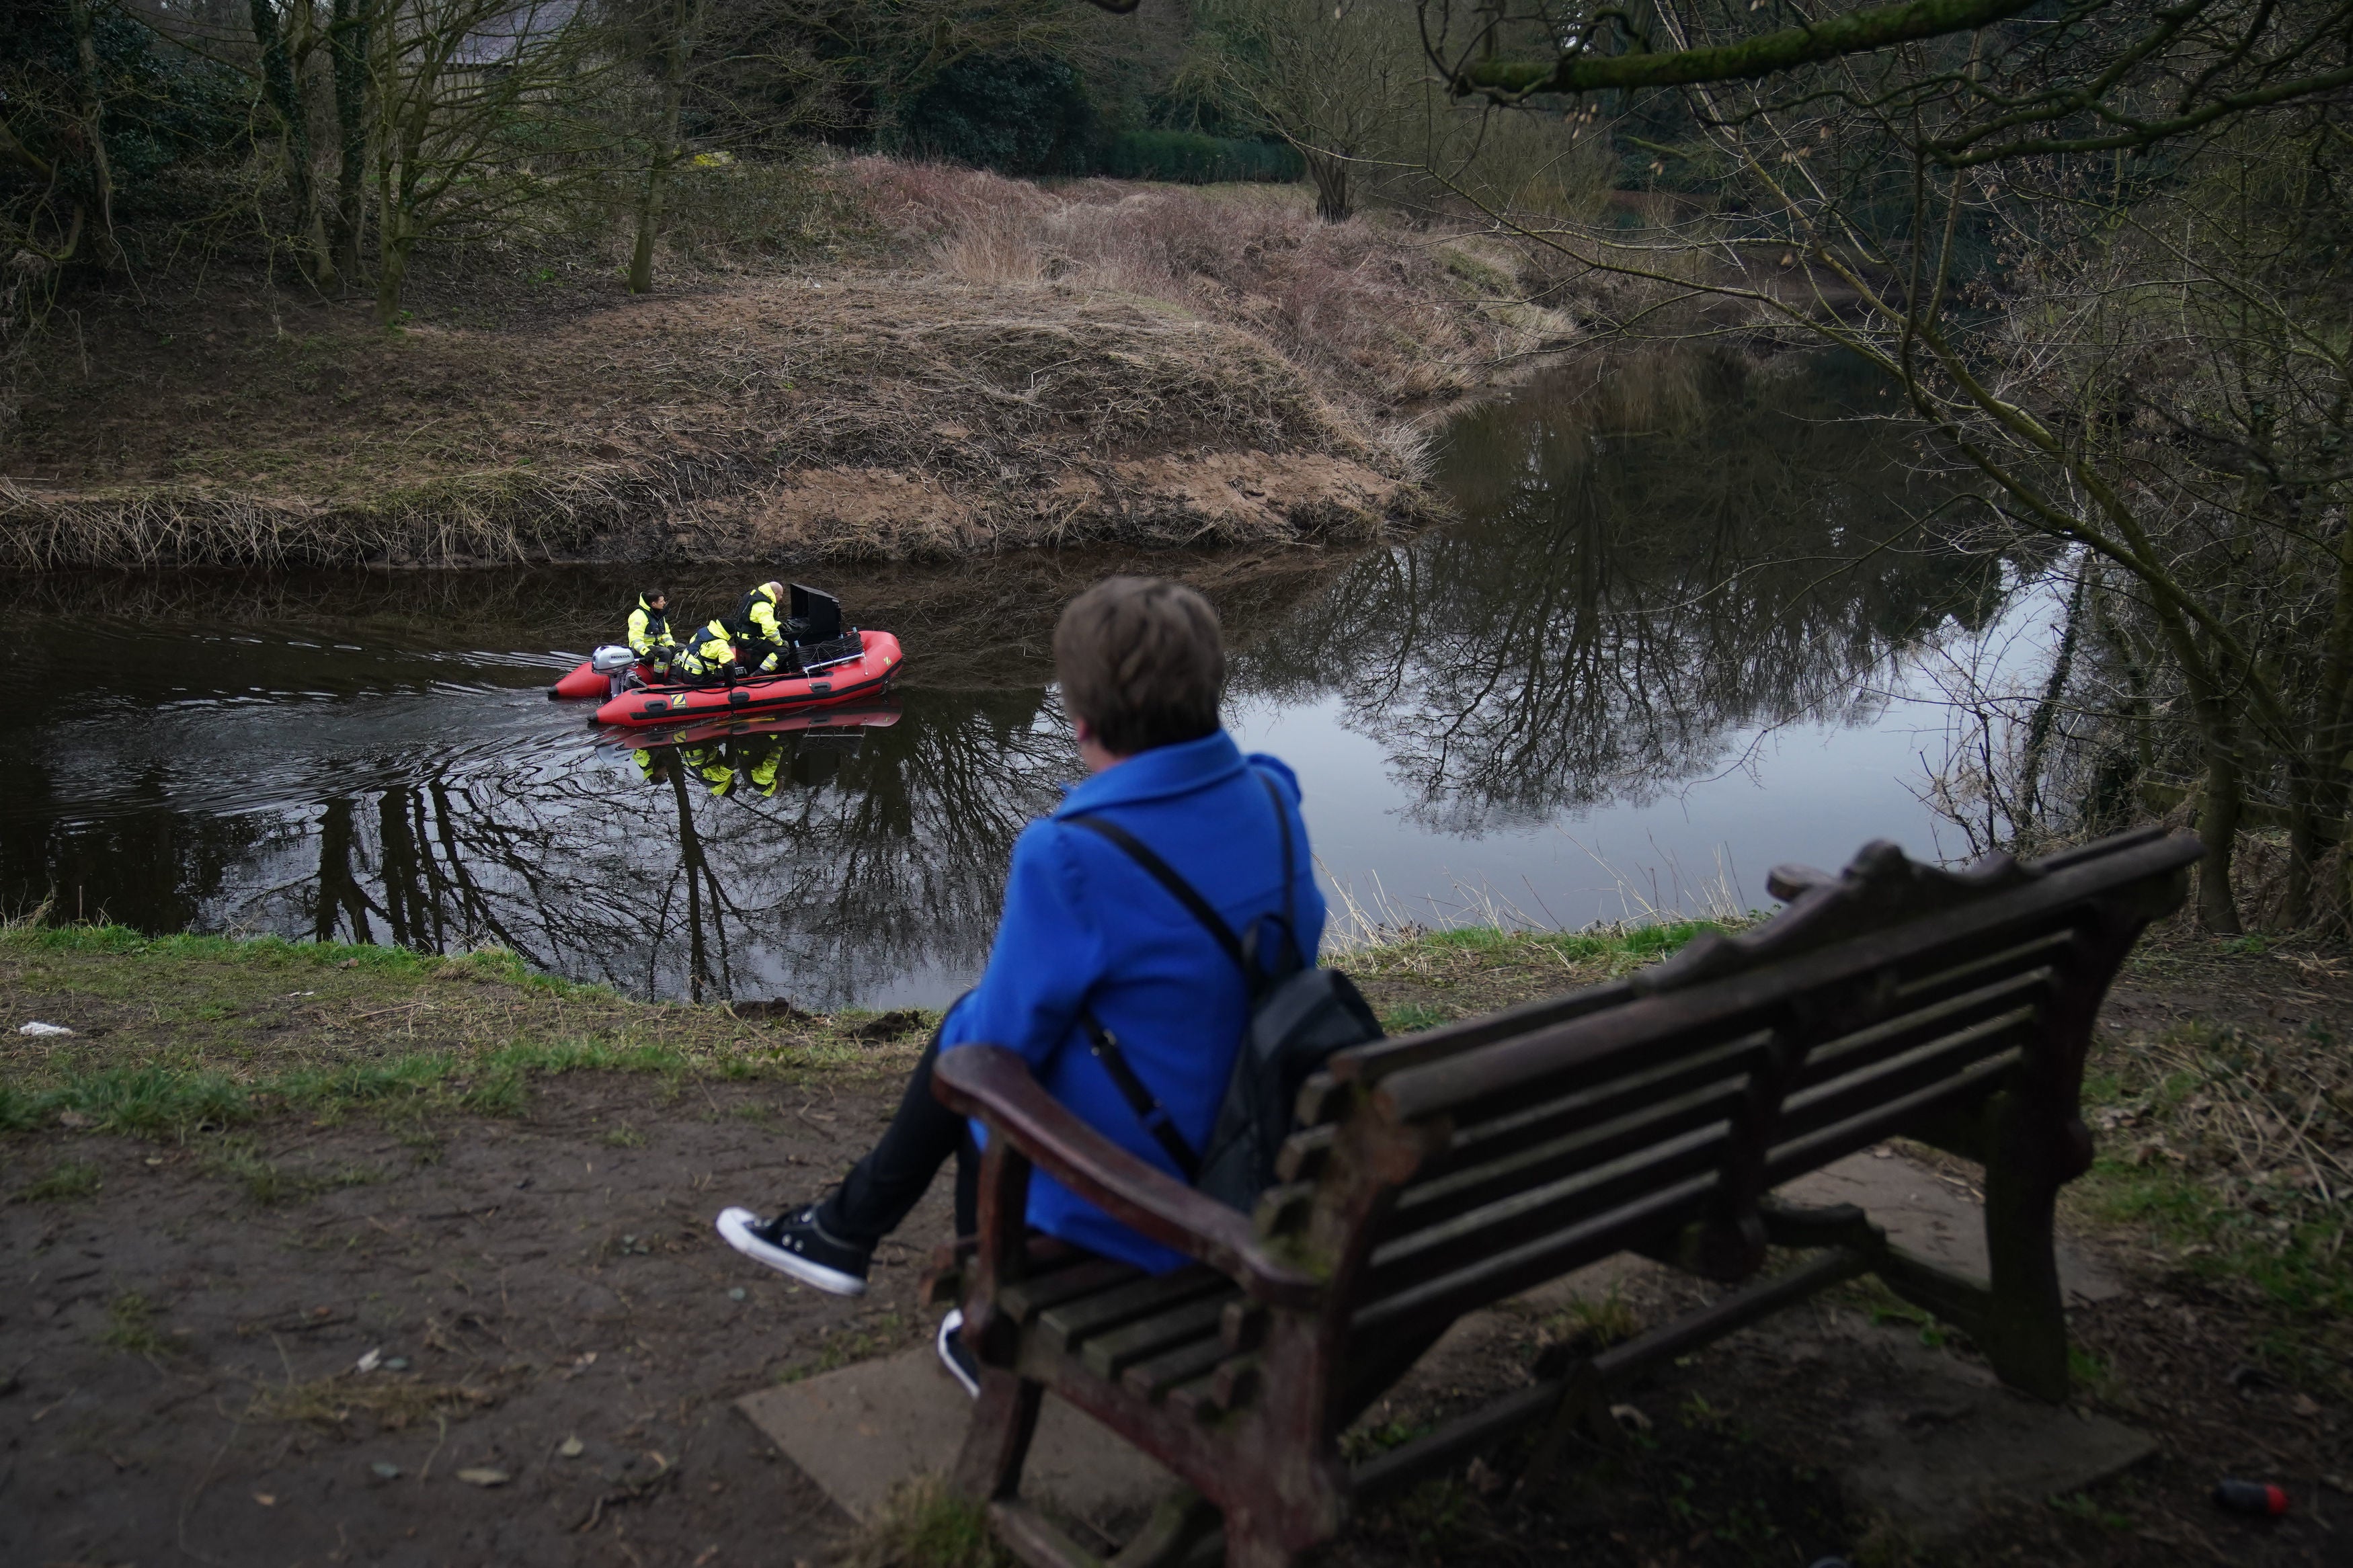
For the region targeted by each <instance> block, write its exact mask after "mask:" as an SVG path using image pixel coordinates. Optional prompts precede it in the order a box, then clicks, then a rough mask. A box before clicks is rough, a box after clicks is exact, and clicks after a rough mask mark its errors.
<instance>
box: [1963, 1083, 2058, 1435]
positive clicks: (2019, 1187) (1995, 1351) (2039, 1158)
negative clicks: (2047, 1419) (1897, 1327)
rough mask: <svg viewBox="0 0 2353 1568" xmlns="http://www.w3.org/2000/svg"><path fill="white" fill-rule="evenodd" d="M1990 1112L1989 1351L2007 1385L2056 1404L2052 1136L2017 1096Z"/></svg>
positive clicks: (1999, 1101)
mask: <svg viewBox="0 0 2353 1568" xmlns="http://www.w3.org/2000/svg"><path fill="white" fill-rule="evenodd" d="M1988 1120H1989V1131H1991V1132H1992V1134H1993V1136H1991V1137H1990V1138H1989V1139H1987V1140H1986V1144H1987V1152H1988V1155H1989V1157H1988V1159H1987V1160H1986V1163H1985V1198H1986V1202H1985V1226H1986V1255H1987V1261H1988V1262H1989V1264H1990V1265H1991V1268H1990V1269H1989V1272H1990V1274H1991V1275H1992V1281H1993V1291H1992V1300H1991V1302H1990V1309H1991V1310H1989V1313H1988V1317H1989V1323H1988V1325H1987V1327H1988V1328H1989V1331H1990V1333H1989V1336H1988V1337H1987V1339H1986V1341H1985V1343H1984V1349H1985V1352H1986V1359H1987V1360H1988V1361H1989V1362H1991V1363H1993V1369H1994V1371H1995V1372H1996V1373H1999V1374H2000V1377H2001V1380H2002V1381H2003V1382H2004V1383H2006V1384H2010V1386H2011V1387H2012V1388H2015V1389H2017V1390H2018V1391H2019V1392H2020V1393H2021V1394H2032V1395H2034V1396H2035V1397H2036V1398H2037V1399H2047V1400H2049V1401H2051V1402H2052V1404H2054V1405H2055V1404H2059V1403H2061V1402H2063V1401H2064V1400H2065V1399H2066V1397H2067V1303H2066V1299H2065V1297H2064V1296H2063V1294H2062V1293H2061V1290H2060V1288H2059V1261H2058V1258H2057V1256H2056V1254H2055V1253H2054V1252H2053V1250H2052V1248H2053V1246H2054V1244H2055V1242H2056V1239H2057V1238H2056V1236H2055V1234H2054V1229H2053V1226H2052V1211H2053V1210H2054V1209H2055V1208H2056V1207H2057V1205H2058V1201H2059V1188H2060V1185H2061V1184H2062V1183H2063V1181H2064V1180H2065V1178H2064V1177H2063V1176H2062V1175H2061V1174H2060V1173H2059V1171H2058V1169H2057V1165H2058V1159H2057V1153H2058V1152H2057V1150H2056V1149H2055V1148H2054V1147H2053V1140H2052V1137H2051V1136H2050V1135H2049V1133H2048V1132H2047V1131H2042V1129H2039V1128H2037V1127H2036V1126H2034V1124H2033V1122H2032V1120H2031V1119H2030V1118H2028V1117H2027V1116H2025V1115H2024V1114H2022V1111H2021V1105H2020V1103H2019V1101H2018V1100H2017V1097H2016V1096H2014V1095H2012V1094H2000V1095H1997V1096H1995V1097H1994V1103H1993V1104H1992V1105H1991V1106H1990V1107H1989V1117H1988Z"/></svg>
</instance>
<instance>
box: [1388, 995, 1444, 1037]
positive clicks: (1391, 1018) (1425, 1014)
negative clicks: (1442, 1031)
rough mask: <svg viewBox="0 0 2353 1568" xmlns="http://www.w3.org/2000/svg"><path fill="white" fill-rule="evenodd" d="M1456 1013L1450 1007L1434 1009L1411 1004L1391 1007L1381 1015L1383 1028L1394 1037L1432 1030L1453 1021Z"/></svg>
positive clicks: (1427, 1005)
mask: <svg viewBox="0 0 2353 1568" xmlns="http://www.w3.org/2000/svg"><path fill="white" fill-rule="evenodd" d="M1453 1017H1454V1012H1453V1010H1452V1009H1451V1008H1448V1007H1433V1006H1430V1005H1429V1004H1428V1003H1424V1002H1409V1003H1407V1004H1406V1005H1404V1006H1402V1007H1391V1008H1389V1009H1388V1011H1386V1012H1384V1013H1383V1014H1382V1015H1381V1027H1382V1028H1383V1029H1385V1030H1387V1031H1388V1033H1390V1034H1392V1035H1410V1034H1412V1033H1414V1032H1415V1031H1416V1030H1419V1029H1432V1028H1436V1027H1437V1026H1439V1025H1440V1024H1444V1023H1449V1022H1451V1021H1452V1019H1453Z"/></svg>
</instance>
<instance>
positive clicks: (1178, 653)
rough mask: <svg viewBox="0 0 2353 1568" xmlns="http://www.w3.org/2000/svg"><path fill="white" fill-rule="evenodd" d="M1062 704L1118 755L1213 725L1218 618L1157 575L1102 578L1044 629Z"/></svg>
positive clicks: (1221, 678)
mask: <svg viewBox="0 0 2353 1568" xmlns="http://www.w3.org/2000/svg"><path fill="white" fill-rule="evenodd" d="M1054 674H1055V677H1056V679H1059V680H1060V681H1061V683H1062V700H1063V701H1064V702H1065V703H1066V704H1068V705H1069V707H1070V710H1071V712H1072V713H1073V714H1074V715H1076V716H1077V717H1079V718H1081V719H1083V720H1085V721H1087V726H1088V728H1090V729H1092V731H1094V733H1095V739H1096V741H1097V742H1100V743H1101V744H1102V745H1103V749H1104V750H1106V751H1108V752H1113V753H1114V754H1116V755H1119V756H1132V755H1134V753H1135V752H1148V751H1150V750H1151V749H1152V748H1153V747H1155V746H1173V745H1176V743H1177V742H1182V741H1198V740H1199V739H1201V737H1203V736H1204V735H1208V734H1211V733H1214V732H1215V731H1216V730H1217V728H1218V698H1219V695H1220V693H1222V692H1223V690H1224V689H1225V684H1226V648H1225V642H1224V638H1223V637H1222V636H1221V635H1220V634H1219V628H1218V612H1217V611H1215V610H1213V609H1211V608H1209V602H1208V600H1207V599H1204V598H1203V597H1201V595H1198V594H1197V593H1195V592H1194V591H1193V590H1192V589H1190V588H1187V587H1186V586H1185V585H1184V584H1182V583H1170V582H1166V581H1164V580H1163V579H1161V578H1158V577H1106V578H1104V579H1103V581H1102V582H1100V583H1098V584H1095V585H1094V586H1093V587H1092V588H1090V589H1088V590H1087V591H1086V592H1085V593H1083V594H1082V595H1079V596H1078V597H1077V598H1075V599H1072V600H1071V602H1070V603H1069V604H1068V605H1064V606H1063V608H1062V618H1061V620H1060V622H1058V623H1057V624H1056V625H1055V627H1054Z"/></svg>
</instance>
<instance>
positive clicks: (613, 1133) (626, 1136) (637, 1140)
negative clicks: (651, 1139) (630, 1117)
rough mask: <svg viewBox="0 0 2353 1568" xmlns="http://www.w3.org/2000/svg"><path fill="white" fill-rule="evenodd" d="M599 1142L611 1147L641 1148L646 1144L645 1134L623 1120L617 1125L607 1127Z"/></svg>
mask: <svg viewBox="0 0 2353 1568" xmlns="http://www.w3.org/2000/svg"><path fill="white" fill-rule="evenodd" d="M601 1142H604V1143H605V1145H606V1146H607V1147H608V1148H613V1149H642V1148H644V1147H645V1146H646V1135H645V1134H644V1133H642V1132H640V1131H638V1130H637V1129H636V1128H634V1127H632V1126H630V1125H629V1124H628V1122H626V1121H625V1122H623V1123H622V1124H621V1125H620V1126H618V1127H609V1128H607V1129H606V1131H605V1136H604V1138H603V1139H602V1140H601Z"/></svg>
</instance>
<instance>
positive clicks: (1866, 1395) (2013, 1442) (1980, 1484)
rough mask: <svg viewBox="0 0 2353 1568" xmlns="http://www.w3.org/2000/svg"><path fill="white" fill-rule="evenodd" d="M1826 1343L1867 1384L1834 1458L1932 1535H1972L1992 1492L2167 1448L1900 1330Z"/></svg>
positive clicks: (2043, 1494) (1910, 1524) (2019, 1497)
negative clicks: (2032, 1393) (2040, 1396)
mask: <svg viewBox="0 0 2353 1568" xmlns="http://www.w3.org/2000/svg"><path fill="white" fill-rule="evenodd" d="M1770 1331H1771V1330H1770V1328H1769V1326H1768V1328H1767V1330H1766V1332H1767V1333H1769V1332H1770ZM1789 1348H1791V1349H1792V1350H1795V1351H1796V1352H1798V1356H1799V1359H1802V1358H1803V1357H1804V1356H1805V1355H1806V1354H1808V1353H1809V1352H1810V1351H1811V1350H1812V1349H1813V1347H1810V1346H1808V1345H1806V1344H1805V1343H1804V1342H1802V1341H1792V1342H1789ZM1818 1353H1819V1354H1820V1358H1821V1365H1822V1368H1823V1371H1824V1373H1826V1374H1827V1375H1830V1376H1833V1377H1837V1378H1840V1379H1841V1380H1842V1381H1845V1380H1849V1379H1851V1380H1852V1382H1853V1383H1854V1384H1857V1385H1858V1386H1857V1387H1856V1389H1855V1392H1854V1394H1853V1396H1852V1401H1851V1403H1849V1404H1848V1405H1847V1406H1846V1408H1845V1410H1844V1411H1843V1412H1842V1414H1841V1417H1840V1419H1839V1422H1838V1427H1839V1429H1838V1430H1837V1431H1836V1432H1833V1433H1831V1434H1828V1436H1830V1437H1831V1439H1832V1445H1831V1446H1832V1447H1835V1448H1836V1449H1837V1450H1839V1456H1840V1457H1839V1458H1836V1459H1835V1460H1834V1462H1833V1463H1832V1466H1831V1468H1833V1469H1834V1470H1835V1471H1837V1473H1838V1476H1839V1479H1840V1480H1841V1482H1842V1483H1843V1484H1844V1486H1845V1489H1846V1491H1847V1494H1848V1495H1849V1496H1850V1497H1852V1498H1853V1499H1854V1500H1857V1501H1860V1502H1862V1504H1864V1505H1865V1506H1866V1507H1868V1508H1872V1509H1875V1510H1879V1511H1880V1512H1883V1513H1885V1514H1887V1515H1888V1516H1889V1517H1890V1518H1892V1519H1894V1521H1896V1522H1897V1523H1899V1524H1901V1525H1903V1526H1904V1527H1905V1529H1906V1530H1908V1531H1910V1532H1911V1533H1912V1534H1913V1535H1914V1536H1915V1537H1916V1538H1918V1539H1919V1540H1920V1541H1922V1542H1938V1541H1947V1540H1950V1539H1952V1538H1954V1537H1956V1536H1958V1535H1960V1534H1962V1533H1963V1532H1965V1531H1968V1529H1969V1527H1970V1526H1971V1525H1972V1524H1973V1523H1975V1522H1976V1521H1977V1519H1978V1514H1979V1512H1980V1510H1982V1509H1983V1507H1984V1506H1985V1505H1986V1504H1987V1503H1989V1502H2006V1503H2042V1502H2046V1501H2048V1500H2050V1499H2052V1498H2054V1497H2062V1496H2064V1495H2065V1494H2067V1493H2069V1492H2073V1491H2078V1490H2081V1489H2083V1488H2084V1487H2087V1486H2090V1485H2091V1484H2092V1483H2093V1482H2094V1481H2097V1480H2101V1479H2105V1478H2106V1477H2108V1476H2112V1475H2114V1474H2116V1472H2117V1471H2119V1470H2123V1469H2126V1468H2129V1467H2130V1466H2133V1465H2136V1464H2138V1463H2139V1462H2140V1461H2141V1460H2143V1459H2145V1458H2147V1457H2148V1456H2149V1455H2151V1454H2153V1453H2155V1452H2156V1451H2157V1441H2156V1439H2154V1438H2152V1437H2150V1436H2147V1435H2146V1434H2144V1433H2141V1432H2137V1431H2135V1430H2134V1429H2133V1428H2132V1427H2129V1426H2126V1425H2124V1424H2123V1423H2122V1422H2120V1421H2114V1420H2111V1419H2109V1418H2108V1417H2107V1416H2105V1415H2093V1414H2091V1413H2090V1412H2087V1411H2079V1410H2077V1409H2074V1408H2073V1407H2071V1406H2066V1405H2045V1404H2043V1403H2042V1401H2040V1400H2035V1399H2029V1398H2027V1397H2026V1396H2025V1395H2024V1394H2015V1393H2012V1392H2011V1391H2010V1389H2007V1388H2004V1387H2003V1386H2002V1385H2001V1384H1999V1383H1997V1382H1996V1381H1995V1380H1994V1379H1993V1376H1992V1374H1991V1373H1989V1372H1987V1371H1986V1370H1985V1369H1983V1368H1981V1367H1978V1366H1976V1365H1972V1364H1966V1363H1959V1362H1956V1361H1955V1360H1954V1359H1953V1358H1952V1357H1950V1356H1948V1355H1945V1354H1943V1353H1941V1352H1937V1351H1934V1350H1930V1349H1927V1348H1926V1347H1924V1346H1922V1345H1920V1344H1919V1343H1918V1342H1916V1341H1915V1340H1912V1339H1910V1338H1909V1337H1908V1336H1906V1335H1905V1334H1904V1333H1903V1332H1901V1331H1890V1330H1885V1329H1869V1328H1862V1327H1855V1328H1852V1329H1850V1330H1849V1331H1848V1332H1846V1333H1843V1334H1834V1335H1831V1336H1829V1338H1828V1339H1827V1341H1826V1342H1819V1352H1818Z"/></svg>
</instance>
